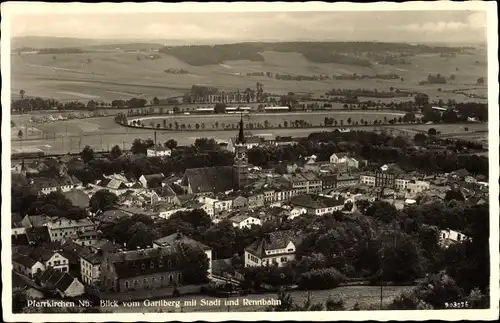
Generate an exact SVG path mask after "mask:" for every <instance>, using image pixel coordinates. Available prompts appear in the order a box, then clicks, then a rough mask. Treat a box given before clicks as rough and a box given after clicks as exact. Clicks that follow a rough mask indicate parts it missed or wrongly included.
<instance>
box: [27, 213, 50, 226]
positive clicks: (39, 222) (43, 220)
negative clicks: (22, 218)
mask: <svg viewBox="0 0 500 323" xmlns="http://www.w3.org/2000/svg"><path fill="white" fill-rule="evenodd" d="M27 217H28V220H29V222H30V223H31V226H32V227H34V228H38V227H42V226H44V225H45V224H47V223H48V222H49V221H50V219H49V217H47V216H45V215H27Z"/></svg>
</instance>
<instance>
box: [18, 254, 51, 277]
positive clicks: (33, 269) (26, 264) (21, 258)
mask: <svg viewBox="0 0 500 323" xmlns="http://www.w3.org/2000/svg"><path fill="white" fill-rule="evenodd" d="M12 267H13V269H14V271H15V272H17V273H20V274H21V275H24V276H26V277H29V278H34V277H35V276H37V275H41V273H42V272H43V271H44V270H45V266H44V265H43V264H42V263H41V262H40V261H38V260H35V259H33V258H31V257H29V256H26V255H22V254H16V255H12Z"/></svg>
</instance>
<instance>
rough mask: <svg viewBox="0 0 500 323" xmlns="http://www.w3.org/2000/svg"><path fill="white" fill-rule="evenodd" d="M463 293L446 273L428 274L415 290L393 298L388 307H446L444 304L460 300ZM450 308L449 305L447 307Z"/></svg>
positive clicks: (409, 308) (405, 308)
mask: <svg viewBox="0 0 500 323" xmlns="http://www.w3.org/2000/svg"><path fill="white" fill-rule="evenodd" d="M463 300H465V299H464V293H463V291H462V290H461V289H460V287H458V286H457V284H456V283H455V281H454V280H453V279H452V278H450V277H449V276H448V275H447V274H446V273H444V272H441V273H439V274H437V275H432V276H429V277H428V278H427V279H426V280H425V281H424V282H423V283H421V284H420V285H419V286H418V287H417V288H416V289H415V290H413V291H411V292H406V293H403V294H402V295H400V296H399V297H397V298H395V299H394V301H393V302H392V304H391V305H390V306H389V308H390V309H397V310H417V309H446V308H447V307H446V304H452V303H454V302H460V301H463ZM448 308H450V307H448Z"/></svg>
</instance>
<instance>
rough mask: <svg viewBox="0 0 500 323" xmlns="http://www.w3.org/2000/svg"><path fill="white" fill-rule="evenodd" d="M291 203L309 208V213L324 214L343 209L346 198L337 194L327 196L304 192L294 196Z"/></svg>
mask: <svg viewBox="0 0 500 323" xmlns="http://www.w3.org/2000/svg"><path fill="white" fill-rule="evenodd" d="M290 204H291V205H293V206H294V207H301V208H304V209H306V210H307V214H311V215H324V214H328V213H333V212H335V211H341V210H342V209H343V208H344V204H345V199H344V198H343V197H342V196H340V195H337V196H335V197H326V196H322V195H312V194H304V195H299V196H296V197H293V198H292V199H291V200H290Z"/></svg>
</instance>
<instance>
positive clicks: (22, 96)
mask: <svg viewBox="0 0 500 323" xmlns="http://www.w3.org/2000/svg"><path fill="white" fill-rule="evenodd" d="M24 94H26V92H25V91H24V90H23V89H21V91H19V95H20V96H21V100H23V99H24Z"/></svg>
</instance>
